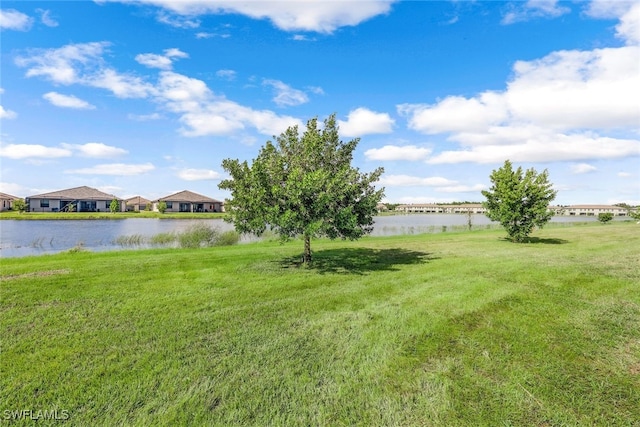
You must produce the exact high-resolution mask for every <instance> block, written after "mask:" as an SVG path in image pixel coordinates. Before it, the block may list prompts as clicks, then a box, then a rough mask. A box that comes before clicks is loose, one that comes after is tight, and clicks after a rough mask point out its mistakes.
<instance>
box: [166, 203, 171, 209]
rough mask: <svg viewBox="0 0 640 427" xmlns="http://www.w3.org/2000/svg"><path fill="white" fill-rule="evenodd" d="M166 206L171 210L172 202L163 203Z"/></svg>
mask: <svg viewBox="0 0 640 427" xmlns="http://www.w3.org/2000/svg"><path fill="white" fill-rule="evenodd" d="M165 203H166V204H167V209H173V202H165Z"/></svg>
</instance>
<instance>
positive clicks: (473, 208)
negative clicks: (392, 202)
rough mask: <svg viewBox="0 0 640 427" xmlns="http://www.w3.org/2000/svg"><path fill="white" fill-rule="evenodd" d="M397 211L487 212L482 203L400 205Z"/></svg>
mask: <svg viewBox="0 0 640 427" xmlns="http://www.w3.org/2000/svg"><path fill="white" fill-rule="evenodd" d="M396 211H398V212H404V213H467V212H471V213H477V214H482V213H485V212H486V211H487V210H486V209H485V208H484V206H482V203H464V204H459V205H437V204H434V203H411V204H407V205H398V206H397V207H396Z"/></svg>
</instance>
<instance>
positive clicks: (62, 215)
mask: <svg viewBox="0 0 640 427" xmlns="http://www.w3.org/2000/svg"><path fill="white" fill-rule="evenodd" d="M224 217H225V214H224V212H198V213H191V212H180V213H178V212H171V213H160V212H147V211H140V212H113V213H112V212H16V211H4V212H0V220H3V219H15V220H66V219H75V220H77V219H82V220H91V219H127V218H157V219H215V218H224Z"/></svg>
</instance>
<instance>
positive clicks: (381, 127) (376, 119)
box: [338, 107, 395, 137]
mask: <svg viewBox="0 0 640 427" xmlns="http://www.w3.org/2000/svg"><path fill="white" fill-rule="evenodd" d="M394 124H395V120H393V119H392V118H391V117H390V116H389V114H387V113H376V112H375V111H371V110H369V109H367V108H364V107H360V108H356V109H355V110H352V111H351V112H350V113H349V115H348V116H347V121H343V120H338V126H340V132H341V133H342V135H344V136H350V137H359V136H362V135H368V134H376V133H391V132H392V131H393V125H394Z"/></svg>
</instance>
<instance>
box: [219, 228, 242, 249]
mask: <svg viewBox="0 0 640 427" xmlns="http://www.w3.org/2000/svg"><path fill="white" fill-rule="evenodd" d="M239 241H240V234H238V232H237V231H235V230H229V231H225V232H223V233H221V234H220V235H219V236H218V240H217V241H216V246H233V245H235V244H237V243H238V242H239Z"/></svg>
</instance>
